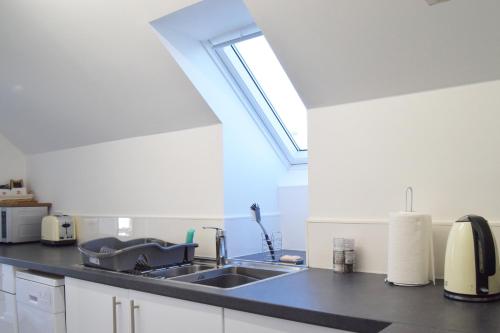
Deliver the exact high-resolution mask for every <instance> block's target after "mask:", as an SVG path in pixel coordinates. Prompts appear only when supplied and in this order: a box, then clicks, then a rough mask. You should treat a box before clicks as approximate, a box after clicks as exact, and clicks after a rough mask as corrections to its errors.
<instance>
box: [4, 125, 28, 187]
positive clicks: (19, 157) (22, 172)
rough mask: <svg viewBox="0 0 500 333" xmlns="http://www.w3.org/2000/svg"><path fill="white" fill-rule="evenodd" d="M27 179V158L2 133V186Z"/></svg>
mask: <svg viewBox="0 0 500 333" xmlns="http://www.w3.org/2000/svg"><path fill="white" fill-rule="evenodd" d="M25 178H26V157H25V156H24V154H23V153H22V152H21V151H20V150H19V149H18V148H17V147H16V146H14V145H13V144H12V143H11V142H10V141H9V140H7V138H6V137H4V136H3V135H2V134H1V133H0V184H6V183H8V182H9V181H10V180H11V179H25Z"/></svg>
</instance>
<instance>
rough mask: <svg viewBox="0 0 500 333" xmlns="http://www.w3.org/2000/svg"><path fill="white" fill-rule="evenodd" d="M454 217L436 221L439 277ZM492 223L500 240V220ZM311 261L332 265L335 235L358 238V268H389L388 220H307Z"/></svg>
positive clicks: (383, 270) (321, 265)
mask: <svg viewBox="0 0 500 333" xmlns="http://www.w3.org/2000/svg"><path fill="white" fill-rule="evenodd" d="M451 224H452V221H434V223H433V226H432V230H433V242H434V256H435V268H436V277H438V278H442V277H443V273H444V255H445V250H446V242H447V239H448V233H449V231H450V228H451ZM490 226H491V229H492V232H493V234H494V235H495V238H496V239H497V240H500V222H491V221H490ZM307 233H308V248H307V256H308V259H307V260H308V264H309V266H311V267H319V268H327V269H332V260H333V255H332V253H333V252H332V251H333V237H345V238H354V239H355V242H356V271H359V272H368V273H380V274H385V273H386V272H387V236H388V223H387V220H383V219H378V220H375V219H373V220H367V219H314V220H310V221H309V222H308V223H307Z"/></svg>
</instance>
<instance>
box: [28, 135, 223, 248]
mask: <svg viewBox="0 0 500 333" xmlns="http://www.w3.org/2000/svg"><path fill="white" fill-rule="evenodd" d="M28 177H29V180H30V184H31V187H32V188H33V189H34V190H35V191H36V193H37V196H38V198H39V199H40V200H42V201H48V202H52V203H54V206H53V211H58V212H63V213H68V214H75V215H83V216H98V217H99V216H100V217H102V216H110V217H116V216H125V217H161V218H166V219H174V220H176V221H177V222H176V223H178V225H177V228H178V229H181V230H182V232H183V233H185V230H187V229H188V228H189V227H192V226H195V225H193V221H195V220H196V221H197V220H200V219H201V220H203V219H208V220H214V219H215V220H218V221H219V222H218V223H219V225H222V223H223V212H224V202H223V200H224V198H223V196H224V193H223V157H222V129H221V126H220V125H213V126H208V127H200V128H194V129H190V130H183V131H178V132H170V133H165V134H158V135H152V136H145V137H138V138H131V139H126V140H119V141H113V142H106V143H102V144H96V145H91V146H84V147H79V148H73V149H67V150H61V151H55V152H50V153H43V154H36V155H31V156H29V157H28ZM179 221H183V222H185V225H182V224H180V223H181V222H179ZM202 224H203V223H202V222H200V223H197V224H196V227H201V225H202ZM210 224H212V222H210ZM197 233H198V234H199V233H207V234H210V235H211V237H210V242H209V243H208V242H207V243H206V244H203V245H202V246H209V247H210V248H213V247H214V241H213V235H212V234H211V232H210V231H202V230H201V229H200V230H198V231H197ZM150 236H155V235H154V234H151V235H150ZM166 240H168V239H166ZM202 252H203V250H202Z"/></svg>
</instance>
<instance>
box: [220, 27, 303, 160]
mask: <svg viewBox="0 0 500 333" xmlns="http://www.w3.org/2000/svg"><path fill="white" fill-rule="evenodd" d="M215 48H216V51H217V53H218V54H219V56H220V57H221V59H222V60H223V62H224V63H225V65H226V67H227V68H228V69H229V71H230V73H231V74H232V76H233V77H234V79H235V80H236V82H237V84H238V86H239V87H240V88H241V90H242V91H243V93H244V95H245V96H246V97H247V98H248V100H249V101H250V103H251V105H252V106H253V109H254V111H255V112H256V113H257V115H258V117H259V118H260V119H261V120H262V123H263V124H264V126H265V127H266V128H267V130H268V131H269V132H270V134H271V135H272V137H273V138H274V139H275V141H276V142H277V143H278V145H279V146H280V148H281V149H282V150H283V151H284V152H285V154H286V155H287V157H288V159H289V160H290V162H291V163H292V164H296V163H303V162H304V158H305V156H306V151H307V111H306V107H305V106H304V103H303V102H302V100H301V99H300V97H299V95H298V94H297V91H296V90H295V88H294V87H293V85H292V83H291V82H290V79H289V78H288V76H287V74H286V73H285V71H284V69H283V67H282V66H281V64H280V62H279V60H278V58H277V57H276V55H275V54H274V52H273V50H272V49H271V46H270V45H269V43H268V42H267V40H266V38H265V37H264V36H263V35H262V34H260V33H259V34H257V36H255V34H254V36H252V37H251V38H248V37H247V38H243V39H238V40H231V41H228V42H224V43H220V44H219V45H216V46H215Z"/></svg>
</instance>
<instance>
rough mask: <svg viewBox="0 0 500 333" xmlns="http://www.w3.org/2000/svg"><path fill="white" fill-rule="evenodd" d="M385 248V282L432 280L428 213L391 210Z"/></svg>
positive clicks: (407, 283)
mask: <svg viewBox="0 0 500 333" xmlns="http://www.w3.org/2000/svg"><path fill="white" fill-rule="evenodd" d="M387 251H388V262H387V281H389V282H392V283H394V284H396V285H402V286H421V285H425V284H428V283H429V281H434V280H435V276H434V250H433V245H432V218H431V216H430V215H426V214H418V213H414V212H399V213H391V214H390V219H389V244H388V249H387Z"/></svg>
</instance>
